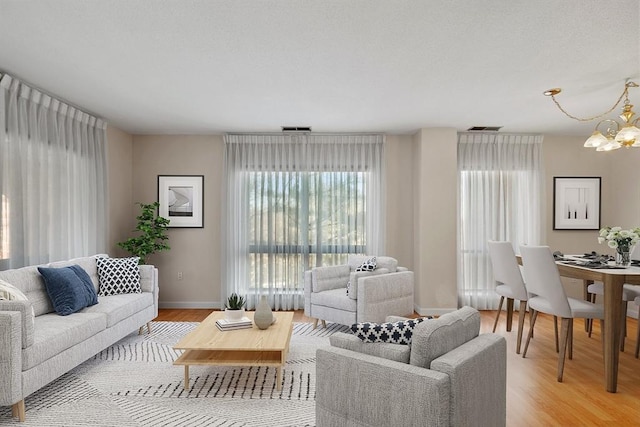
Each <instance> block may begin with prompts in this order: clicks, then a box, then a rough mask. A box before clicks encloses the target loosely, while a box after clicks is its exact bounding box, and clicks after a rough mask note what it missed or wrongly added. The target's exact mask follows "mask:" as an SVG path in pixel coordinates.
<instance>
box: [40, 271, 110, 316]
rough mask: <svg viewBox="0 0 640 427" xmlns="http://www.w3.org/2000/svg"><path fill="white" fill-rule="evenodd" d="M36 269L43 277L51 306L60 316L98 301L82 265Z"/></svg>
mask: <svg viewBox="0 0 640 427" xmlns="http://www.w3.org/2000/svg"><path fill="white" fill-rule="evenodd" d="M38 271H39V272H40V274H41V275H42V278H43V279H44V285H45V288H46V289H47V294H48V295H49V298H50V299H51V303H52V304H53V308H54V309H55V310H56V312H57V313H58V314H60V315H61V316H67V315H69V314H71V313H75V312H76V311H79V310H82V309H83V308H85V307H89V306H91V305H94V304H97V303H98V296H97V295H96V291H95V288H94V287H93V283H92V282H91V279H90V278H89V275H88V274H87V272H86V271H84V270H83V269H82V267H80V266H78V265H72V266H70V267H62V268H48V267H38Z"/></svg>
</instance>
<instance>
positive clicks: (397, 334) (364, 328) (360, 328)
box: [351, 317, 426, 345]
mask: <svg viewBox="0 0 640 427" xmlns="http://www.w3.org/2000/svg"><path fill="white" fill-rule="evenodd" d="M425 320H426V318H424V317H419V318H417V319H408V320H401V321H399V322H388V323H371V322H365V323H354V324H353V325H351V331H352V332H353V333H354V334H355V336H357V337H358V338H360V339H361V340H362V341H364V342H368V343H375V342H386V343H392V344H404V345H409V344H411V338H412V337H413V328H415V327H416V326H417V325H418V324H419V323H421V322H424V321H425Z"/></svg>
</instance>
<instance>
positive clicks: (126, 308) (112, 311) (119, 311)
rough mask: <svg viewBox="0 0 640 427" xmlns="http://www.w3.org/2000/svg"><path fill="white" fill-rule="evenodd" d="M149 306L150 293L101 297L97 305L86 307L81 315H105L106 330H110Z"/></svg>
mask: <svg viewBox="0 0 640 427" xmlns="http://www.w3.org/2000/svg"><path fill="white" fill-rule="evenodd" d="M150 305H153V294H152V293H151V292H143V293H140V294H120V295H110V296H106V297H103V296H101V297H100V303H99V304H96V305H94V306H91V307H87V308H85V309H84V310H82V311H81V313H93V314H95V313H101V314H104V315H106V317H107V328H110V327H112V326H114V325H115V324H117V323H118V322H120V321H121V320H124V319H126V318H127V317H129V316H132V315H134V314H136V313H138V312H140V311H142V310H143V309H144V308H146V307H148V306H150Z"/></svg>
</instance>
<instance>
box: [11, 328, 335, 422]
mask: <svg viewBox="0 0 640 427" xmlns="http://www.w3.org/2000/svg"><path fill="white" fill-rule="evenodd" d="M196 325H197V323H187V322H153V323H152V330H153V332H152V333H151V334H150V335H146V334H145V335H142V336H139V335H137V333H135V334H132V335H129V336H127V337H125V338H124V339H123V340H121V341H120V342H118V343H116V344H114V345H113V346H111V347H109V348H107V349H105V350H104V351H102V352H100V353H98V354H97V355H95V356H94V357H93V358H91V359H89V360H87V361H86V362H85V363H83V364H82V365H80V366H78V367H77V368H75V369H74V370H72V371H70V372H69V373H67V374H65V375H63V376H62V377H60V378H59V379H57V380H56V381H54V382H52V383H51V384H49V385H47V386H46V387H44V388H42V389H41V390H39V391H38V392H36V393H34V394H32V395H31V396H29V397H28V398H27V399H26V409H27V412H26V418H27V419H26V422H25V423H19V422H18V421H17V419H11V408H10V407H0V425H21V426H92V427H95V426H154V427H155V426H189V427H191V426H234V427H240V426H247V427H248V426H312V425H315V350H316V348H318V347H319V346H322V345H328V344H329V336H330V335H331V334H333V333H334V332H336V331H343V332H344V331H346V330H347V329H348V328H347V327H346V326H341V325H337V324H328V325H327V326H328V327H327V328H326V329H325V328H322V327H319V328H317V329H316V330H313V329H312V327H311V324H309V323H295V324H294V328H293V335H292V337H291V344H290V347H289V356H288V358H287V363H286V366H285V368H284V371H283V380H284V384H283V387H282V390H279V391H278V390H276V384H275V382H276V370H275V368H264V367H261V368H258V367H245V368H239V367H238V368H233V367H212V366H191V367H190V369H189V371H190V372H189V373H190V381H191V384H190V385H191V389H190V390H188V391H187V390H184V368H183V367H182V366H174V365H173V361H174V360H176V359H177V358H178V356H179V355H180V352H179V351H175V350H173V348H172V346H173V345H174V344H175V343H176V342H178V340H179V339H180V338H182V337H183V336H184V335H185V334H186V333H188V332H189V331H191V330H192V329H193V328H194V327H195V326H196Z"/></svg>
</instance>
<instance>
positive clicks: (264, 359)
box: [173, 311, 293, 390]
mask: <svg viewBox="0 0 640 427" xmlns="http://www.w3.org/2000/svg"><path fill="white" fill-rule="evenodd" d="M273 315H274V316H275V317H276V322H275V323H274V324H273V325H271V326H269V328H267V329H264V330H261V329H258V327H257V326H256V325H253V327H251V328H247V329H236V330H231V331H221V330H219V329H218V328H217V326H216V320H218V319H222V318H224V312H223V311H214V312H213V313H211V314H210V315H209V316H208V317H207V318H206V319H205V320H204V321H203V322H202V323H200V325H198V326H197V327H196V328H195V329H194V330H193V331H191V332H189V333H188V334H187V335H186V336H185V337H184V338H182V339H181V340H180V341H179V342H178V343H177V344H176V345H175V346H173V348H174V349H176V350H184V352H183V353H182V355H181V356H180V357H179V358H178V359H177V360H176V361H175V362H173V364H174V365H184V388H185V390H188V389H189V366H190V365H212V366H273V367H275V368H276V369H277V382H276V388H277V389H278V390H281V389H282V368H283V367H284V364H285V362H286V360H287V353H288V352H289V342H290V341H291V331H292V330H293V313H292V312H274V313H273ZM245 316H247V317H248V318H250V319H253V312H252V311H249V312H246V313H245Z"/></svg>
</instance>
